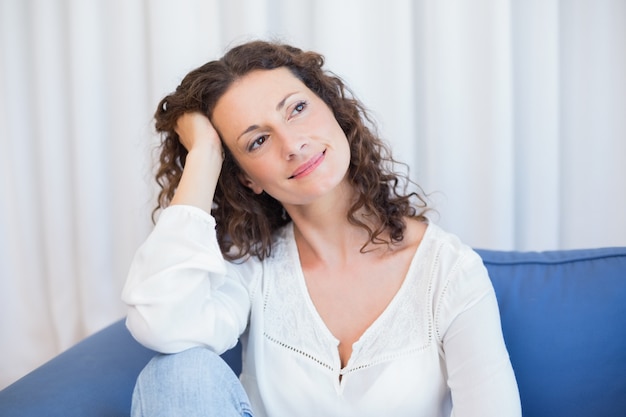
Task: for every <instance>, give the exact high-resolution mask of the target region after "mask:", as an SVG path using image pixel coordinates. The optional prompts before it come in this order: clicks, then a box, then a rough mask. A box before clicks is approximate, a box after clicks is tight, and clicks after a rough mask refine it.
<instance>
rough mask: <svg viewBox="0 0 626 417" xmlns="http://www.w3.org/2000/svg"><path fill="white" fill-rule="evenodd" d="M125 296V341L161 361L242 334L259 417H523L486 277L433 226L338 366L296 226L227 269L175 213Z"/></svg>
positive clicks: (200, 225) (193, 221) (197, 228)
mask: <svg viewBox="0 0 626 417" xmlns="http://www.w3.org/2000/svg"><path fill="white" fill-rule="evenodd" d="M382 278H384V277H381V279H382ZM122 298H123V300H124V301H125V302H126V303H127V304H128V305H129V306H130V308H129V312H128V318H127V326H128V328H129V329H130V331H131V333H132V334H133V336H134V337H135V338H136V339H137V340H138V341H139V342H140V343H142V344H144V345H145V346H147V347H149V348H151V349H154V350H156V351H159V352H164V353H175V352H180V351H182V350H185V349H188V348H191V347H195V346H207V347H209V348H211V349H213V350H214V351H216V352H217V353H220V354H221V353H223V352H224V351H226V350H228V349H229V348H231V347H233V346H234V345H235V344H236V343H237V340H238V339H239V338H240V337H241V341H242V346H243V371H242V374H241V381H242V384H243V386H244V388H245V389H246V392H247V393H248V395H249V397H250V401H251V405H252V408H253V410H254V412H255V415H256V416H259V417H264V416H271V417H281V416H289V417H293V416H299V417H307V416H311V417H320V416H325V417H331V416H342V417H351V416H354V417H357V416H359V417H364V416H383V415H393V416H395V417H404V416H406V417H409V416H411V417H418V416H424V417H439V416H441V417H444V416H445V417H451V416H454V417H490V416H493V417H509V416H511V417H518V416H521V411H520V402H519V394H518V390H517V384H516V381H515V376H514V374H513V370H512V367H511V363H510V361H509V356H508V353H507V350H506V347H505V345H504V341H503V337H502V331H501V327H500V317H499V312H498V305H497V302H496V298H495V294H494V291H493V287H492V285H491V281H490V280H489V277H488V276H487V272H486V269H485V268H484V266H483V264H482V262H481V259H480V258H479V256H478V255H477V254H476V253H475V252H474V251H472V250H471V249H470V248H469V247H468V246H466V245H464V244H462V243H461V242H460V241H459V239H458V238H456V237H455V236H453V235H451V234H449V233H446V232H444V231H443V230H441V229H440V228H439V227H437V226H436V225H434V224H432V223H431V224H429V226H428V228H427V231H426V233H425V235H424V238H423V239H422V242H421V244H420V246H419V247H418V249H417V251H416V253H415V255H414V257H413V260H412V262H411V266H410V268H409V271H408V273H407V276H406V277H405V279H404V282H403V284H402V286H401V287H400V289H399V290H398V292H397V294H396V295H395V297H394V298H393V300H392V301H391V303H390V304H389V305H388V306H387V308H386V309H385V310H384V312H383V313H382V314H381V315H380V316H379V317H378V318H377V319H376V321H375V322H374V323H373V324H372V325H371V326H370V327H369V328H368V329H367V330H366V331H365V333H364V334H363V335H362V336H361V338H360V339H359V340H358V341H357V342H356V343H355V344H354V345H353V350H352V356H351V357H350V359H349V361H348V363H347V365H346V366H345V367H343V368H342V367H341V361H340V358H339V352H338V344H339V341H338V340H337V339H336V338H335V337H334V336H333V335H332V334H331V332H330V331H329V330H328V328H327V327H326V326H325V324H324V322H323V321H322V319H321V317H320V316H319V314H318V313H317V311H316V309H315V307H314V305H313V302H312V301H311V298H310V297H309V294H308V291H307V288H306V283H305V280H304V276H303V273H302V268H301V266H300V261H299V256H298V250H297V247H296V244H295V240H294V235H293V226H292V224H289V225H287V226H285V227H284V228H283V229H282V230H281V231H280V232H279V234H278V236H277V238H276V242H275V245H274V246H273V250H272V256H271V257H269V258H267V259H265V260H264V261H259V260H258V259H256V258H250V259H247V260H246V261H242V262H235V263H230V262H226V261H224V259H223V257H222V256H221V253H220V250H219V247H218V244H217V240H216V237H215V221H214V219H213V218H212V217H211V216H210V215H208V214H207V213H206V212H204V211H202V210H200V209H198V208H195V207H190V206H171V207H169V208H167V209H165V210H164V211H163V212H162V213H161V216H160V218H159V221H158V223H157V225H156V227H155V229H154V230H153V232H152V233H151V235H150V236H149V237H148V239H147V240H146V242H145V243H144V244H143V245H142V246H141V247H140V248H139V250H138V251H137V254H136V256H135V259H134V261H133V263H132V266H131V269H130V272H129V276H128V279H127V282H126V285H125V287H124V291H123V295H122Z"/></svg>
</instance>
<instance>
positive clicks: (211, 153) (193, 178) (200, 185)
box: [171, 112, 224, 213]
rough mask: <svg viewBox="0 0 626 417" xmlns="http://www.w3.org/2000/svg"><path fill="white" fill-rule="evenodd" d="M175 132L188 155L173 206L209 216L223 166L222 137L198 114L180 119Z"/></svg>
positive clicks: (205, 118)
mask: <svg viewBox="0 0 626 417" xmlns="http://www.w3.org/2000/svg"><path fill="white" fill-rule="evenodd" d="M175 131H176V133H177V134H178V137H179V138H180V143H182V144H183V146H184V147H185V148H186V149H187V151H188V152H189V153H188V154H187V157H186V159H185V168H184V169H183V175H182V176H181V178H180V182H179V184H178V187H177V188H176V193H175V194H174V198H172V202H171V204H172V205H176V204H181V205H190V206H195V207H199V208H201V209H203V210H204V211H206V212H208V213H210V212H211V206H212V203H213V196H214V195H215V188H216V187H217V180H218V178H219V175H220V171H221V169H222V163H223V162H224V151H223V148H222V142H221V140H220V137H219V135H218V134H217V131H216V130H215V128H214V127H213V125H212V124H211V121H210V120H209V118H208V117H206V116H205V115H204V114H202V113H198V112H194V113H185V114H183V115H182V116H180V117H179V118H178V120H177V121H176V128H175Z"/></svg>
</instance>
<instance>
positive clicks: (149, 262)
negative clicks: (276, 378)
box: [122, 206, 255, 353]
mask: <svg viewBox="0 0 626 417" xmlns="http://www.w3.org/2000/svg"><path fill="white" fill-rule="evenodd" d="M246 264H248V265H246ZM254 270H255V265H254V261H249V262H247V263H243V264H242V265H233V264H230V263H227V262H225V261H224V259H223V257H222V255H221V252H220V250H219V246H218V244H217V239H216V235H215V221H214V219H213V218H212V217H211V216H210V215H208V214H207V213H206V212H204V211H202V210H200V209H197V208H195V207H191V206H171V207H169V208H167V209H165V210H164V211H163V212H162V213H161V216H160V218H159V221H158V223H157V225H156V226H155V228H154V230H153V231H152V233H151V234H150V236H148V238H147V240H146V241H145V242H144V244H143V245H142V246H141V247H140V248H139V249H138V250H137V253H136V255H135V257H134V259H133V262H132V264H131V268H130V271H129V274H128V278H127V281H126V284H125V286H124V289H123V292H122V300H123V301H124V302H125V303H126V304H128V306H129V310H128V316H127V319H126V325H127V327H128V329H129V330H130V332H131V333H132V335H133V336H134V337H135V338H136V339H137V340H138V341H139V342H140V343H142V344H143V345H145V346H147V347H148V348H151V349H153V350H156V351H159V352H163V353H175V352H180V351H182V350H185V349H188V348H190V347H194V346H207V347H209V348H211V349H213V350H214V351H216V352H217V353H222V352H224V351H226V350H228V349H229V348H231V347H232V346H234V345H235V344H236V343H237V339H238V337H239V336H240V334H241V333H242V332H243V331H244V329H245V328H246V326H247V323H248V317H249V314H250V302H251V301H250V298H251V295H250V291H251V287H252V286H253V283H254V278H255V271H254Z"/></svg>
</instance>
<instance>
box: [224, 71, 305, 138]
mask: <svg viewBox="0 0 626 417" xmlns="http://www.w3.org/2000/svg"><path fill="white" fill-rule="evenodd" d="M305 91H310V90H309V89H308V88H307V87H306V86H305V85H304V83H302V81H300V79H298V78H297V77H296V76H295V75H293V73H292V72H291V71H290V70H289V69H288V68H286V67H280V68H276V69H272V70H254V71H251V72H249V73H248V74H246V75H244V76H243V77H241V78H240V79H238V80H237V81H235V82H234V83H233V84H232V85H231V86H230V87H229V88H228V89H227V90H226V92H225V93H224V95H223V96H222V97H221V98H220V99H219V100H218V101H217V103H216V105H215V108H214V110H213V115H212V116H213V117H212V119H213V123H214V124H215V125H216V127H217V129H218V131H220V132H221V133H222V134H225V135H229V134H231V133H232V132H231V131H232V129H233V128H235V129H240V128H241V125H243V124H246V123H260V122H262V121H263V120H262V119H263V117H264V116H265V115H266V114H267V112H268V111H274V110H276V106H277V105H278V104H279V103H280V102H281V101H282V100H284V98H285V97H286V96H287V95H289V94H293V93H300V92H305ZM245 127H247V125H246V126H245Z"/></svg>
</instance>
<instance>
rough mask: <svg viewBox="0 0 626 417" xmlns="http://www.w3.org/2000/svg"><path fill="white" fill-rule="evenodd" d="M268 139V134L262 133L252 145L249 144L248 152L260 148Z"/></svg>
mask: <svg viewBox="0 0 626 417" xmlns="http://www.w3.org/2000/svg"><path fill="white" fill-rule="evenodd" d="M266 140H267V135H262V136H259V137H258V138H256V139H254V140H253V141H252V143H250V146H248V152H251V151H254V150H256V149H258V148H259V147H260V146H261V145H263V144H264V143H265V141H266Z"/></svg>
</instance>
